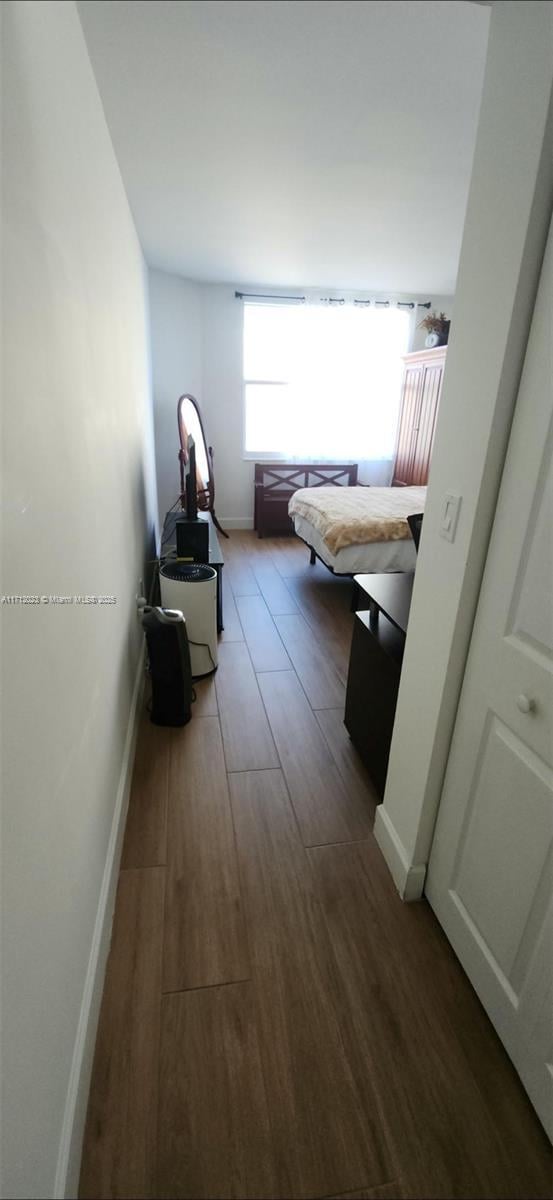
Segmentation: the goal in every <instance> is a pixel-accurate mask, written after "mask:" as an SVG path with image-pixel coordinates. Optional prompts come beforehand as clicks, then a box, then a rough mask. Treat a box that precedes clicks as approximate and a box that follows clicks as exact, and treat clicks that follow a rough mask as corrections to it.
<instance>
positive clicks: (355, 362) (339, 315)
mask: <svg viewBox="0 0 553 1200" xmlns="http://www.w3.org/2000/svg"><path fill="white" fill-rule="evenodd" d="M409 327H410V317H409V313H408V312H406V311H405V310H403V309H398V308H377V307H373V306H372V305H371V307H362V306H357V305H350V304H344V305H341V306H340V307H337V306H333V305H330V306H326V305H324V304H309V303H308V304H301V305H299V304H298V305H296V304H294V305H292V304H288V305H287V304H269V303H260V304H251V303H245V305H244V405H245V423H244V424H245V438H244V449H245V453H246V455H247V456H248V457H249V456H251V457H265V458H270V457H275V458H282V457H284V458H299V459H302V458H310V459H314V460H316V459H318V460H321V459H334V460H337V459H354V460H355V461H358V460H361V459H363V460H374V461H377V460H380V459H387V460H389V459H391V458H392V455H393V452H394V445H395V436H396V429H397V420H398V412H399V401H400V387H401V377H402V362H401V356H402V354H405V353H406V351H407V346H408V338H409Z"/></svg>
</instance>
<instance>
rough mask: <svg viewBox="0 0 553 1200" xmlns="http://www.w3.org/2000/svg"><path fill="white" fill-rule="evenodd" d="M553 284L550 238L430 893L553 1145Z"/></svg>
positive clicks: (440, 819) (459, 717)
mask: <svg viewBox="0 0 553 1200" xmlns="http://www.w3.org/2000/svg"><path fill="white" fill-rule="evenodd" d="M552 276H553V238H552V232H551V230H550V232H549V242H548V247H547V251H546V255H545V259H544V264H543V269H542V276H541V282H540V287H539V292H538V296H537V300H536V307H535V310H534V316H533V321H532V328H531V332H530V338H529V341H528V346H527V350H526V358H525V363H524V370H523V374H522V379H521V384H520V388H519V394H518V400H517V406H516V410H515V416H514V422H513V427H512V431H511V437H510V441H509V448H508V452H507V457H506V461H505V468H504V473H503V479H502V483H501V489H500V493H499V499H498V507H497V511H496V516H495V521H494V526H493V530H492V537H491V541H490V546H489V552H488V558H487V562H486V569H485V573H484V578H483V582H482V590H481V593H480V599H479V604H478V610H477V614H476V620H475V624H474V630H473V635H472V642H471V647H470V653H469V658H468V663H467V671H466V674H465V680H464V684H463V690H462V693H461V699H460V704H459V710H458V714H457V721H456V726H455V732H454V737H453V742H452V747H451V754H450V758H449V763H448V769H447V773H446V778H445V784H444V791H443V794H442V800H441V805H440V810H439V814H438V822H437V827H436V833H435V838H434V842H433V845H432V852H431V856H430V863H429V871H428V879H427V886H426V891H427V895H428V899H429V900H430V903H431V905H432V907H433V908H434V910H435V912H436V915H437V917H438V919H439V920H440V922H441V924H442V925H443V927H444V929H445V931H446V933H447V935H448V937H449V939H450V941H451V943H452V944H453V947H454V949H455V951H456V953H457V954H458V956H459V958H460V960H461V962H462V964H463V966H464V968H465V970H466V972H467V974H468V976H469V978H470V979H471V981H472V983H473V985H474V987H475V989H476V991H477V992H478V995H479V996H480V999H481V1001H482V1003H483V1004H484V1007H485V1008H486V1010H487V1012H488V1015H489V1016H490V1018H491V1020H492V1022H493V1024H494V1026H495V1028H496V1029H497V1032H498V1034H499V1036H500V1037H501V1039H502V1041H503V1042H504V1044H505V1046H506V1049H507V1051H508V1053H509V1055H510V1056H511V1059H512V1060H513V1062H514V1064H515V1066H516V1068H517V1071H518V1072H519V1074H520V1076H521V1079H522V1081H523V1083H524V1086H525V1087H526V1090H527V1091H528V1094H529V1096H530V1098H531V1100H532V1103H533V1104H534V1107H535V1108H536V1111H537V1112H538V1114H539V1116H540V1118H541V1120H542V1122H543V1124H544V1126H545V1127H546V1129H547V1132H548V1134H549V1136H550V1137H553V990H552V974H553V900H552V864H553V853H552V852H553V772H552V761H553V760H552V731H553V549H552V543H553V537H552V526H553V467H552V452H553V373H552V362H551V347H552V344H553V295H552V292H553V287H552ZM484 352H485V347H484ZM475 353H478V348H477V347H475Z"/></svg>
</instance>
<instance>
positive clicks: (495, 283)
mask: <svg viewBox="0 0 553 1200" xmlns="http://www.w3.org/2000/svg"><path fill="white" fill-rule="evenodd" d="M552 45H553V5H552V4H551V3H550V2H549V0H548V2H547V3H540V2H535V0H531V2H529V0H527V2H524V3H522V2H520V0H516V2H515V0H513V2H506V3H502V2H499V3H497V2H496V3H495V4H494V6H493V9H492V17H491V26H490V40H489V47H488V60H487V65H486V72H485V77H484V91H483V99H482V110H481V115H480V123H479V129H478V137H477V144H476V150H475V158H474V167H473V175H472V181H471V187H470V192H469V201H468V208H467V217H466V223H465V231H464V237H463V245H462V251H461V261H460V268H459V277H458V284H457V292H456V297H455V323H454V325H453V328H452V336H451V340H450V345H449V351H448V358H447V364H446V371H445V379H444V390H443V397H442V402H441V408H440V415H439V418H438V425H437V431H436V442H435V447H434V455H433V460H432V466H431V471H430V480H429V488H428V497H427V503H426V509H425V517H424V528H423V536H422V540H421V547H420V553H419V561H418V566H417V574H416V578H415V588H414V594H413V602H412V608H411V615H410V619H409V633H408V637H407V644H406V652H405V658H404V662H403V670H402V678H401V686H400V692H399V698H398V707H397V713H396V722H395V727H394V735H393V741H392V747H391V755H390V763H389V770H388V780H387V786H386V793H385V797H384V804H383V805H382V807H381V808H380V809H379V811H378V814H377V818H376V824H375V833H376V836H377V839H378V841H379V843H380V845H381V847H382V849H383V851H384V853H385V855H386V857H387V860H388V863H389V865H390V867H391V869H392V871H393V873H394V876H395V879H396V882H397V884H398V887H399V888H400V890H401V891H402V893H403V894H404V895H406V896H407V898H411V899H414V898H416V897H417V896H418V895H420V893H421V890H422V886H423V882H424V874H425V867H426V862H427V860H428V854H429V850H430V844H431V838H432V832H433V826H434V821H435V816H436V811H437V806H438V803H439V797H440V792H441V787H442V782H443V775H444V770H445V764H446V761H447V755H448V750H449V744H450V740H451V732H452V727H453V722H454V717H455V710H456V705H457V700H458V696H459V690H460V686H461V683H462V677H463V671H464V662H465V659H466V653H467V649H468V644H469V639H470V634H471V629H472V622H473V619H474V611H475V606H476V602H477V598H478V589H479V586H480V580H481V577H482V570H483V564H484V561H485V555H486V550H487V543H488V538H489V533H490V528H491V524H492V520H493V513H494V507H495V501H496V496H497V491H498V486H499V480H500V475H501V469H502V464H503V458H504V454H505V447H506V444H507V439H508V434H509V428H510V422H511V419H512V413H513V407H514V403H515V399H516V394H517V388H518V381H519V377H520V372H521V369H522V363H523V358H524V351H525V345H526V339H527V334H528V329H529V324H530V319H531V314H532V309H533V305H534V298H535V294H536V289H537V284H538V277H539V270H540V266H541V262H542V257H543V251H544V247H545V241H546V237H547V230H548V225H549V219H550V214H551V208H552V204H553V156H552V155H551V145H552V144H553V137H552V132H553V131H552V119H551V95H552V79H553V56H552V53H551V49H552ZM448 490H451V491H453V492H456V493H458V494H459V495H461V496H462V498H463V499H462V509H461V517H460V521H459V526H458V530H457V535H456V539H455V541H454V542H453V543H450V542H447V541H444V539H443V538H442V537H440V535H439V524H440V519H441V513H442V507H443V502H444V495H445V492H446V491H448Z"/></svg>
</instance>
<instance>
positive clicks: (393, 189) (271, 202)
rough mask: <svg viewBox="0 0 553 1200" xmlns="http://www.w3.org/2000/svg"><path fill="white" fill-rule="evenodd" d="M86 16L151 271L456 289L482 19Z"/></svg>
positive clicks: (195, 6) (166, 5)
mask: <svg viewBox="0 0 553 1200" xmlns="http://www.w3.org/2000/svg"><path fill="white" fill-rule="evenodd" d="M79 9H80V13H81V18H82V22H83V27H84V30H85V34H86V38H87V41H88V46H89V50H90V55H91V59H92V64H93V67H94V70H95V73H96V78H97V80H98V86H99V89H100V93H101V96H102V100H103V103H104V107H105V111H106V115H107V119H108V123H109V126H110V130H111V135H112V138H113V142H114V146H115V150H116V153H117V156H118V159H119V163H120V167H121V172H122V175H123V179H124V182H125V185H126V188H127V192H128V196H129V200H130V203H131V207H132V210H133V213H134V217H135V220H136V224H137V228H138V232H139V236H140V239H141V241H142V245H143V248H144V252H145V255H146V258H147V260H148V262H149V263H150V264H151V265H154V266H157V267H161V268H164V269H166V270H169V271H173V272H177V273H179V274H182V275H185V276H187V277H189V278H192V279H199V280H209V281H229V282H234V281H237V280H241V281H244V280H250V281H252V280H255V281H256V282H257V283H258V284H259V283H263V284H265V285H271V284H272V285H273V286H275V285H281V286H282V285H285V286H296V287H297V286H305V287H307V286H313V287H317V286H334V287H344V288H364V289H374V290H375V291H376V290H378V291H386V290H391V291H402V292H415V293H416V292H424V291H427V290H428V291H429V292H435V293H442V294H444V293H445V294H448V293H450V292H452V291H453V290H454V286H455V278H456V273H457V263H458V258H459V250H460V243H461V234H462V227H463V217H464V211H465V205H466V199H467V190H468V183H469V177H470V168H471V161H472V153H473V148H474V140H475V133H476V124H477V117H478V108H479V101H480V94H481V88H482V79H483V72H484V60H485V53H486V42H487V31H488V23H489V9H487V8H485V7H482V6H479V5H477V4H471V3H462V2H460V0H442V2H437V3H430V2H428V3H427V2H426V0H353V2H350V0H338V2H335V0H292V2H289V0H202V2H196V0H191V2H189V0H178V2H174V0H170V2H168V0H156V2H153V3H150V2H149V0H140V2H128V0H115V2H114V0H82V2H81V3H80V4H79Z"/></svg>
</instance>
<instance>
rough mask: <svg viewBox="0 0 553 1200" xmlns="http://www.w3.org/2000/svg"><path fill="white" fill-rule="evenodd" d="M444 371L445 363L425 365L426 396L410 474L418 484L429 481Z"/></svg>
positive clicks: (417, 426)
mask: <svg viewBox="0 0 553 1200" xmlns="http://www.w3.org/2000/svg"><path fill="white" fill-rule="evenodd" d="M443 373H444V366H443V363H437V364H436V365H434V364H433V365H432V366H425V367H424V370H423V378H422V383H421V396H424V404H421V405H420V408H419V412H418V414H417V419H416V422H415V431H414V432H415V440H414V448H413V461H412V464H411V476H410V478H411V482H412V483H413V484H416V485H419V484H426V483H428V472H429V470H430V459H431V457H432V446H433V443H434V431H435V428H436V419H437V416H438V404H439V399H440V389H441V386H442V377H443Z"/></svg>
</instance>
